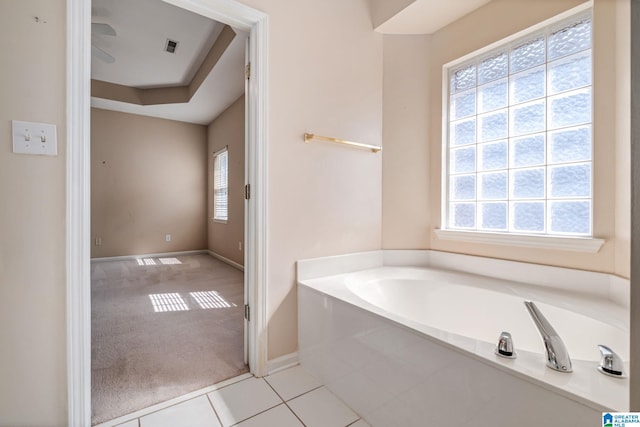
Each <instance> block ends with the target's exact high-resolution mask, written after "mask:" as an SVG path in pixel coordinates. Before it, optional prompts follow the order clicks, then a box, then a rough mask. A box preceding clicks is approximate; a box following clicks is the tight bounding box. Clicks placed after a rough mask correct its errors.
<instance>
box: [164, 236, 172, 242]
mask: <svg viewBox="0 0 640 427" xmlns="http://www.w3.org/2000/svg"><path fill="white" fill-rule="evenodd" d="M164 240H165V242H170V241H171V234H167V235H165V236H164Z"/></svg>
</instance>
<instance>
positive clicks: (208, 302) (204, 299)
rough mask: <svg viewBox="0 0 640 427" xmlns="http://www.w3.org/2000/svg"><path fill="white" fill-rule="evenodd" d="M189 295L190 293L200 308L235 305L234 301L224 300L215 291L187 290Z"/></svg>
mask: <svg viewBox="0 0 640 427" xmlns="http://www.w3.org/2000/svg"><path fill="white" fill-rule="evenodd" d="M189 295H191V297H192V298H193V299H194V300H196V302H197V303H198V305H199V306H200V308H203V309H209V308H230V307H237V305H235V304H234V303H232V302H231V303H230V302H228V301H227V300H225V299H224V298H223V297H222V296H221V295H220V294H219V293H218V292H216V291H202V292H189Z"/></svg>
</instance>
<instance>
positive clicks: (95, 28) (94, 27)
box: [91, 22, 116, 36]
mask: <svg viewBox="0 0 640 427" xmlns="http://www.w3.org/2000/svg"><path fill="white" fill-rule="evenodd" d="M91 32H92V33H93V34H100V35H103V36H115V35H116V30H114V29H113V27H112V26H111V25H109V24H98V23H95V22H92V23H91Z"/></svg>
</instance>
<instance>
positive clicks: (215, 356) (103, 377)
mask: <svg viewBox="0 0 640 427" xmlns="http://www.w3.org/2000/svg"><path fill="white" fill-rule="evenodd" d="M141 264H142V265H141ZM243 295H244V286H243V273H242V272H241V271H239V270H237V269H235V268H233V267H231V266H229V265H227V264H224V263H222V262H220V261H218V260H216V259H215V258H212V257H211V256H209V255H190V256H180V257H177V258H160V259H159V258H151V259H146V260H128V261H109V262H97V263H92V266H91V305H92V307H91V381H92V386H91V403H92V423H93V424H97V423H101V422H104V421H107V420H110V419H113V418H116V417H119V416H122V415H125V414H128V413H131V412H133V411H136V410H138V409H142V408H145V407H147V406H150V405H153V404H156V403H159V402H163V401H166V400H168V399H171V398H174V397H177V396H180V395H183V394H185V393H188V392H191V391H194V390H198V389H200V388H203V387H206V386H208V385H212V384H214V383H217V382H219V381H222V380H224V379H227V378H231V377H234V376H236V375H239V374H241V373H244V372H247V367H246V366H245V364H244V360H243V351H244V342H243V340H244V338H243V311H244V310H243V304H244V303H243V298H244V296H243Z"/></svg>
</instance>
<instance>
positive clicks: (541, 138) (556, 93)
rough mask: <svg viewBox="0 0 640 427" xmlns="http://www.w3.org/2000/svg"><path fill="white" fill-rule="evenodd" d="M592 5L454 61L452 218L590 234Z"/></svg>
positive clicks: (467, 225)
mask: <svg viewBox="0 0 640 427" xmlns="http://www.w3.org/2000/svg"><path fill="white" fill-rule="evenodd" d="M591 33H592V32H591V14H590V12H589V13H588V14H587V13H582V14H580V15H578V16H575V17H573V18H571V19H569V20H565V21H562V22H560V23H556V24H554V25H550V26H548V27H547V28H545V29H542V30H537V31H536V32H535V33H531V34H529V35H528V36H526V37H524V38H520V39H518V40H517V41H514V42H509V43H505V44H504V45H503V46H501V47H499V48H497V49H495V50H492V51H491V52H489V53H486V52H485V53H483V54H479V55H477V56H475V57H474V58H473V59H470V60H465V61H464V62H463V63H458V64H456V65H453V66H451V67H449V68H448V69H447V71H448V76H449V82H448V83H449V84H448V88H447V97H448V107H447V108H446V110H447V111H446V114H447V117H448V120H447V121H448V126H447V128H446V129H445V132H446V138H445V140H446V149H445V150H444V155H445V156H446V165H447V169H446V172H445V180H446V194H445V195H444V199H445V209H446V214H445V228H447V229H453V230H473V231H482V232H502V233H519V234H542V235H574V236H591V234H592V216H593V214H592V212H593V209H592V204H593V201H592V194H593V185H592V88H591V85H592V72H591V70H592V66H591V63H592V52H591Z"/></svg>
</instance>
